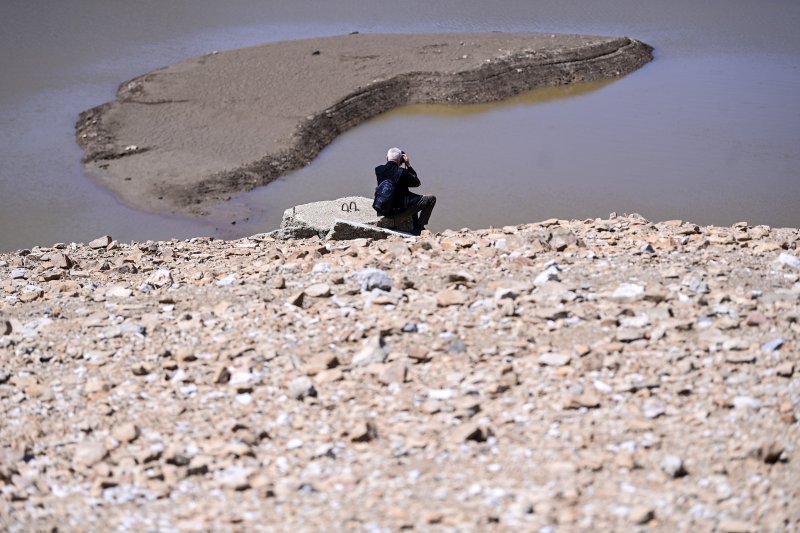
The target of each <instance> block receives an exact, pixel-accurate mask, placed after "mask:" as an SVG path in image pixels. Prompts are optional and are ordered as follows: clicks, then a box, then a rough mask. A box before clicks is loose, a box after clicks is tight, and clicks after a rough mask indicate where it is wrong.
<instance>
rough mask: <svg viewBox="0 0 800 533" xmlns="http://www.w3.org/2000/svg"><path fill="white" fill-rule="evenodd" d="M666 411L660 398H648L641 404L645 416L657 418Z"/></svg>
mask: <svg viewBox="0 0 800 533" xmlns="http://www.w3.org/2000/svg"><path fill="white" fill-rule="evenodd" d="M666 412H667V406H666V405H665V404H664V402H662V401H661V400H657V399H656V398H649V399H647V400H646V401H645V402H644V405H643V406H642V413H643V414H644V416H645V417H646V418H650V419H653V418H658V417H659V416H661V415H663V414H664V413H666Z"/></svg>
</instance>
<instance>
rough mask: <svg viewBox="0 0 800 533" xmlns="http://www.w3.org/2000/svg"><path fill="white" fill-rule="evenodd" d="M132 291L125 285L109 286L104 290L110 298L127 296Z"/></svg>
mask: <svg viewBox="0 0 800 533" xmlns="http://www.w3.org/2000/svg"><path fill="white" fill-rule="evenodd" d="M132 294H133V291H132V290H131V289H129V288H127V287H121V286H119V287H111V288H110V289H108V290H107V291H106V296H107V297H110V298H129V297H130V296H131V295H132Z"/></svg>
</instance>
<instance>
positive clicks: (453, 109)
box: [391, 80, 613, 117]
mask: <svg viewBox="0 0 800 533" xmlns="http://www.w3.org/2000/svg"><path fill="white" fill-rule="evenodd" d="M611 83H613V81H612V80H603V81H595V82H590V83H581V84H578V85H567V86H565V87H544V88H542V89H536V90H534V91H528V92H525V93H522V94H518V95H517V96H512V97H511V98H507V99H505V100H502V101H500V102H492V103H488V104H467V105H452V104H415V105H409V106H405V107H403V108H402V109H399V110H396V111H394V112H393V114H392V115H391V116H406V117H411V116H414V115H418V116H419V115H423V116H427V117H437V116H438V117H466V116H470V115H477V114H480V113H487V112H490V111H498V110H501V109H505V108H509V107H516V106H520V105H533V104H543V103H547V102H555V101H556V100H564V99H567V98H571V97H574V96H581V95H584V94H588V93H590V92H592V91H596V90H598V89H602V88H603V87H605V86H607V85H609V84H611Z"/></svg>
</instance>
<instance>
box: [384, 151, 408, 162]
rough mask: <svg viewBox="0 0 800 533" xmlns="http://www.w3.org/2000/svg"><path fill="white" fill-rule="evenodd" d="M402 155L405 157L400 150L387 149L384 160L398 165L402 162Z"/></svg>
mask: <svg viewBox="0 0 800 533" xmlns="http://www.w3.org/2000/svg"><path fill="white" fill-rule="evenodd" d="M403 155H405V152H404V151H402V150H401V149H400V148H389V151H388V152H386V160H387V161H394V162H395V163H400V162H401V161H403Z"/></svg>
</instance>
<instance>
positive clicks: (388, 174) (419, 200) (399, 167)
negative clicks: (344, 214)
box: [373, 148, 436, 235]
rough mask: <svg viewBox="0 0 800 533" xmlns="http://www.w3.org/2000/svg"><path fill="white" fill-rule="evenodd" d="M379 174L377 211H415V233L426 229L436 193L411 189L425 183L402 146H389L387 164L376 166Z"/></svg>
mask: <svg viewBox="0 0 800 533" xmlns="http://www.w3.org/2000/svg"><path fill="white" fill-rule="evenodd" d="M403 165H405V168H404V167H403ZM375 176H376V178H377V180H378V186H377V187H376V188H375V203H373V207H374V208H375V211H377V212H378V214H379V215H381V216H398V215H400V214H408V213H411V216H412V220H413V229H412V233H414V234H415V235H419V234H420V233H422V230H424V229H425V226H426V225H427V224H428V221H429V220H430V218H431V213H432V212H433V207H434V206H435V205H436V197H435V196H421V195H419V194H414V193H413V192H411V191H409V190H408V188H409V187H419V186H420V184H421V183H420V181H419V177H418V176H417V173H416V172H415V171H414V169H413V168H412V167H411V163H410V161H409V159H408V155H407V154H406V153H405V152H404V151H402V150H401V149H399V148H389V151H388V152H387V153H386V164H385V165H379V166H377V167H375ZM384 182H386V183H384Z"/></svg>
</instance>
